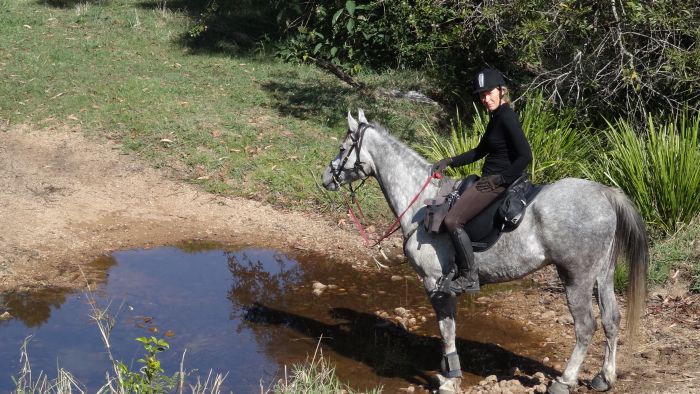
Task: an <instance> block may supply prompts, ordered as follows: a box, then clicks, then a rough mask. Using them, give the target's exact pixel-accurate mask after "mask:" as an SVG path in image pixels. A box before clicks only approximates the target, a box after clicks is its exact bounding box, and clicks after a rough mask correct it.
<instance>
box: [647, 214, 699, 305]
mask: <svg viewBox="0 0 700 394" xmlns="http://www.w3.org/2000/svg"><path fill="white" fill-rule="evenodd" d="M699 239H700V216H698V217H696V218H695V219H694V220H692V221H691V222H690V223H689V224H687V225H683V226H681V227H680V228H679V230H678V231H676V232H675V233H674V234H672V235H670V236H668V237H666V238H664V239H662V240H659V241H657V242H655V243H654V245H653V247H652V248H651V251H650V252H651V257H652V258H651V262H652V264H651V266H650V267H649V268H650V269H649V281H650V282H651V283H655V284H662V283H664V282H665V281H666V280H668V279H669V277H670V276H675V277H676V279H682V280H684V281H688V282H690V285H689V289H690V291H693V292H696V293H697V292H700V243H699V242H700V241H698V240H699ZM676 272H678V274H676Z"/></svg>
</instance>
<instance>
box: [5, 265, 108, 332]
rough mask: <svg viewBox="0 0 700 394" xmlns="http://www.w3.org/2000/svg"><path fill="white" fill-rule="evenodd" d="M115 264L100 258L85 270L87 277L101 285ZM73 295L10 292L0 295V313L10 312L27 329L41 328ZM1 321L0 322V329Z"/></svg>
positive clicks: (63, 291) (66, 292)
mask: <svg viewBox="0 0 700 394" xmlns="http://www.w3.org/2000/svg"><path fill="white" fill-rule="evenodd" d="M114 264H116V260H115V259H114V257H112V256H102V257H100V258H98V259H96V260H95V261H94V262H93V263H92V264H91V266H90V267H88V268H87V273H86V274H87V275H88V276H90V277H91V278H93V280H96V281H97V282H98V283H102V282H104V280H105V272H107V270H108V269H109V268H110V267H112V266H113V265H114ZM72 293H73V290H71V289H65V288H54V289H43V290H41V291H38V292H21V293H17V292H12V293H5V294H0V312H2V309H6V310H8V311H11V313H12V316H13V318H15V319H17V320H19V321H21V322H22V323H24V325H25V326H27V327H41V325H43V324H44V323H46V322H48V321H49V318H50V317H51V311H52V310H53V309H59V308H60V307H61V305H62V304H63V303H64V302H66V297H68V296H69V295H70V294H72ZM2 324H3V321H0V327H1V326H2Z"/></svg>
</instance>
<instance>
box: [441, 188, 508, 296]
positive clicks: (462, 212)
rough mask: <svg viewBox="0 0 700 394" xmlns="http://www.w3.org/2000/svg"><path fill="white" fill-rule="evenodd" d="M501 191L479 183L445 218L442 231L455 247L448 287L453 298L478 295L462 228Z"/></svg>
mask: <svg viewBox="0 0 700 394" xmlns="http://www.w3.org/2000/svg"><path fill="white" fill-rule="evenodd" d="M504 190H505V188H503V187H500V186H493V185H491V184H490V183H489V182H488V181H486V180H484V179H481V180H479V181H478V182H477V183H476V184H475V185H474V186H472V187H470V188H469V189H467V190H466V191H465V192H464V193H463V194H462V196H461V197H460V198H459V200H457V202H455V204H454V205H453V206H452V208H451V209H450V211H449V212H448V213H447V216H446V217H445V227H447V231H448V232H449V234H450V237H451V238H452V243H453V244H454V247H455V264H456V265H457V274H456V275H455V277H454V278H453V280H452V282H451V283H450V286H449V288H450V291H451V292H452V293H454V294H462V293H465V292H467V293H478V292H479V271H478V269H477V268H476V266H475V264H474V251H473V249H472V243H471V240H470V239H469V236H468V235H467V232H466V231H464V225H465V224H466V223H467V222H468V221H469V220H470V219H472V218H473V217H475V216H476V215H477V214H479V212H481V211H483V210H484V208H486V207H487V206H488V205H489V204H491V203H492V202H493V201H494V200H495V199H496V198H497V197H498V196H499V195H500V194H501V193H502V192H503V191H504Z"/></svg>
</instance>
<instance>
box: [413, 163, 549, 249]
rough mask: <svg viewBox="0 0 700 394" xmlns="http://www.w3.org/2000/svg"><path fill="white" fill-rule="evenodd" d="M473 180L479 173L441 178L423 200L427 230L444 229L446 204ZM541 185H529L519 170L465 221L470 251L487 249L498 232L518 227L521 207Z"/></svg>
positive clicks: (522, 208) (454, 198) (495, 239)
mask: <svg viewBox="0 0 700 394" xmlns="http://www.w3.org/2000/svg"><path fill="white" fill-rule="evenodd" d="M477 180H479V177H478V176H476V175H474V174H472V175H469V176H468V177H466V178H464V179H462V180H459V179H456V180H455V179H446V178H443V180H442V182H441V184H440V189H439V190H438V192H437V194H436V196H435V197H434V198H431V199H428V200H425V201H424V203H425V205H426V215H425V218H424V221H423V224H424V226H425V229H426V230H427V231H428V232H429V233H433V234H435V233H440V232H443V231H444V225H443V221H444V220H445V217H446V216H447V213H448V212H449V210H450V208H451V207H452V205H454V203H455V202H456V201H457V200H458V199H459V197H460V196H461V195H462V193H464V191H465V190H467V189H468V188H469V187H470V186H472V185H473V184H474V183H476V181H477ZM543 187H544V185H533V184H532V183H531V182H530V181H529V180H528V179H527V175H525V174H523V175H522V176H520V178H518V179H516V180H515V181H514V182H513V183H512V184H511V185H510V186H508V188H507V189H506V191H505V192H503V193H501V195H500V196H498V198H497V199H496V200H494V201H493V202H492V203H491V204H490V205H489V206H488V207H486V208H485V209H484V210H483V211H481V212H480V213H479V214H478V215H476V216H475V217H474V218H472V219H471V220H470V221H468V222H467V223H466V224H465V225H464V230H465V231H466V232H467V234H468V235H469V239H471V241H472V247H473V248H474V252H483V251H485V250H487V249H489V248H490V247H491V246H492V245H493V244H495V243H496V241H498V238H499V237H500V236H501V234H502V233H504V232H510V231H513V230H515V229H516V228H518V226H519V225H520V223H521V222H522V218H523V216H524V215H525V209H526V208H527V206H528V205H530V204H531V203H532V201H533V200H534V199H535V197H536V196H537V194H538V193H539V192H540V190H542V188H543Z"/></svg>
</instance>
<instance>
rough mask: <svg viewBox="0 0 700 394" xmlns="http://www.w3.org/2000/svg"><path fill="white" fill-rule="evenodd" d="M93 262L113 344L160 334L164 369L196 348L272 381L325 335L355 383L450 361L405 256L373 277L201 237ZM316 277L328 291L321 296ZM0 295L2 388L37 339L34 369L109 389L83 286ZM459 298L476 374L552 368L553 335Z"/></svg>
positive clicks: (124, 352) (220, 364)
mask: <svg viewBox="0 0 700 394" xmlns="http://www.w3.org/2000/svg"><path fill="white" fill-rule="evenodd" d="M95 264H97V265H99V267H100V269H103V270H104V271H105V274H106V275H105V278H106V279H105V281H104V282H103V283H101V284H99V285H98V286H97V290H96V291H95V292H94V293H93V294H94V297H95V298H96V300H97V304H98V305H100V306H101V307H103V308H104V307H107V306H109V310H108V311H109V312H110V313H111V314H112V315H116V317H117V319H116V325H115V327H114V329H113V331H112V334H111V345H112V349H113V352H114V353H115V356H116V358H117V359H120V360H124V361H126V362H127V363H129V362H130V361H131V360H137V359H139V358H140V357H142V355H143V348H142V347H141V346H140V344H139V343H137V342H136V341H134V338H137V337H140V336H151V335H154V336H157V337H161V338H164V339H165V340H167V341H168V342H169V343H170V346H171V347H170V350H168V351H166V352H164V353H161V355H160V359H161V360H162V362H163V366H164V368H165V370H166V371H168V372H175V371H177V370H178V369H179V366H180V362H181V358H182V354H183V351H185V350H186V355H185V360H184V365H185V369H187V370H199V373H200V375H202V376H206V374H207V373H208V371H209V370H210V369H212V370H213V371H214V372H223V373H226V372H228V378H227V379H226V389H227V391H228V390H233V391H235V392H237V393H248V392H260V385H261V384H262V385H263V387H269V386H270V385H272V384H273V382H274V381H275V380H276V379H279V378H281V377H283V376H284V368H285V366H287V367H288V368H289V367H290V366H291V365H293V364H295V363H299V362H303V361H305V360H307V359H308V357H311V356H312V355H313V354H314V352H315V350H316V347H317V344H318V342H319V338H322V339H321V342H320V343H321V347H320V348H321V351H322V353H323V355H324V356H325V357H327V358H330V360H331V361H332V363H333V364H335V365H336V367H337V368H336V371H337V374H338V375H339V377H340V378H341V379H342V380H343V381H345V382H348V383H349V384H350V385H351V386H353V387H354V388H357V389H363V388H367V387H376V386H379V385H382V386H384V388H385V392H396V391H397V390H398V389H400V388H404V387H408V386H409V385H410V384H419V385H422V384H426V383H427V382H428V379H429V376H431V375H432V374H433V373H434V372H435V370H436V369H437V368H438V366H439V362H440V354H441V351H440V349H441V342H440V341H439V339H438V335H439V333H438V330H437V324H436V322H435V319H434V315H433V312H432V310H431V308H430V306H429V303H428V301H427V299H426V297H425V294H424V292H423V289H422V286H421V284H420V282H419V280H418V279H417V277H416V276H415V274H413V272H412V271H411V270H410V269H409V267H408V266H407V265H405V264H402V265H397V266H395V267H394V268H392V269H391V270H390V272H387V271H385V272H383V273H381V274H367V273H360V272H357V271H356V270H354V269H352V268H351V267H349V266H346V265H343V264H336V263H334V262H333V261H329V260H326V259H324V258H322V257H318V256H310V255H294V256H292V255H285V254H282V253H280V252H277V251H274V250H268V249H259V248H249V247H248V248H230V247H229V248H223V247H218V246H217V247H212V246H211V245H202V244H196V243H188V244H185V245H180V246H179V247H165V248H157V249H150V250H131V251H121V252H115V253H114V254H113V255H112V256H110V257H109V258H104V259H101V260H99V261H97V262H96V263H95ZM314 281H318V282H321V283H323V284H324V285H326V286H328V287H326V288H325V289H323V291H322V292H321V293H320V294H314V293H313V290H314V287H313V283H314ZM316 286H317V287H319V286H318V285H316ZM512 286H513V285H511V287H512ZM519 286H520V285H515V286H514V287H512V289H513V290H514V291H519ZM317 293H318V291H317ZM0 301H2V302H1V303H0V307H2V308H4V309H8V310H9V312H10V313H11V314H12V315H13V316H14V317H15V318H14V319H12V320H10V321H4V322H0V337H1V338H2V341H0V371H2V372H1V375H0V391H2V392H6V391H8V390H10V389H11V388H12V387H13V386H12V380H11V379H10V376H13V375H14V376H16V371H18V370H19V369H20V367H21V366H20V363H19V349H20V347H21V344H22V341H23V339H24V338H25V337H27V336H28V335H32V338H31V341H30V342H29V345H28V351H29V357H30V361H31V365H32V371H33V374H34V375H35V376H37V375H38V371H40V370H43V371H46V372H47V373H48V375H49V377H55V375H56V369H57V366H58V367H61V368H64V369H66V370H68V371H70V372H71V373H72V374H73V375H74V376H75V377H76V378H77V379H78V380H79V381H80V382H82V383H83V384H85V385H86V386H87V388H88V391H89V392H94V391H95V390H96V389H97V388H99V387H100V386H102V385H103V384H104V383H105V379H104V374H105V371H108V370H110V364H109V363H108V358H107V356H106V354H105V350H104V349H105V348H104V346H103V344H102V342H101V340H100V334H99V332H98V330H97V328H96V326H95V325H94V323H92V322H91V320H90V307H89V305H88V303H87V300H86V295H85V294H83V293H80V292H77V293H65V292H59V291H53V292H46V293H45V294H41V295H34V296H32V297H27V296H23V295H19V294H13V295H8V294H6V295H3V296H2V299H0ZM459 305H460V310H459V317H458V326H459V332H458V337H459V340H458V348H459V352H460V354H461V356H462V369H463V370H464V372H465V379H466V380H467V381H470V382H477V381H478V380H479V379H482V378H483V377H484V376H487V375H491V374H497V375H503V374H506V373H507V371H508V370H509V369H510V368H511V367H514V366H517V367H519V368H520V369H521V370H522V371H523V372H525V373H534V372H536V371H546V367H544V366H542V365H541V364H539V363H538V362H537V361H535V360H538V359H540V358H541V355H542V354H544V353H549V349H547V348H546V347H542V346H541V344H542V343H543V342H544V339H543V338H540V337H536V336H534V335H533V334H532V333H530V332H525V331H523V330H522V327H521V325H520V324H517V323H515V322H513V321H511V320H508V319H506V318H499V317H495V316H494V315H495V314H494V313H493V312H492V311H489V305H488V304H478V303H474V302H472V301H471V300H470V299H469V298H468V297H463V298H462V299H460V303H459ZM397 308H403V309H397ZM380 316H381V317H380ZM407 327H408V328H407ZM133 363H134V364H133V365H134V367H133V369H136V368H137V367H138V366H139V364H137V363H136V362H135V361H133Z"/></svg>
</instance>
